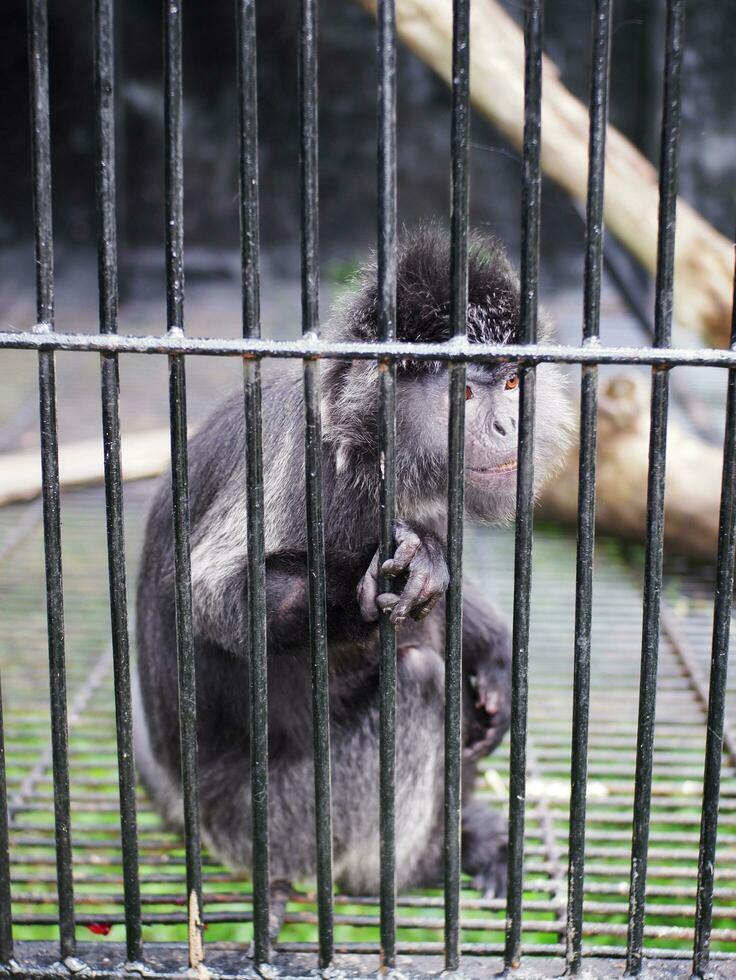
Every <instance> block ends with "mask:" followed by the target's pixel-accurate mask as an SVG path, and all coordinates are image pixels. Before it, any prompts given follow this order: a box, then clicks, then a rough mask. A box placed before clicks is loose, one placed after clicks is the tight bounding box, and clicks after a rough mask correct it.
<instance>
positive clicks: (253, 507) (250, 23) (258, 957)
mask: <svg viewBox="0 0 736 980" xmlns="http://www.w3.org/2000/svg"><path fill="white" fill-rule="evenodd" d="M237 39H238V56H237V64H238V105H239V141H240V241H241V275H242V300H243V336H244V337H249V338H252V337H260V333H261V322H260V288H259V259H258V254H259V245H258V241H259V235H258V104H257V78H256V14H255V2H254V0H237ZM243 397H244V402H245V472H246V487H247V547H248V562H247V566H248V576H247V586H248V587H247V601H248V619H249V623H248V625H249V639H250V649H249V659H248V664H249V680H250V712H251V717H250V722H251V727H250V731H251V741H250V753H251V755H250V760H251V762H250V783H251V815H252V836H253V956H254V959H255V961H256V963H267V962H268V960H269V959H270V955H271V951H270V941H269V935H268V924H269V861H268V677H267V651H266V566H265V541H264V530H263V449H262V444H261V443H262V429H261V364H260V361H259V360H254V359H246V360H245V361H244V363H243Z"/></svg>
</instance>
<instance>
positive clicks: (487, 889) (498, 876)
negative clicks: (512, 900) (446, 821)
mask: <svg viewBox="0 0 736 980" xmlns="http://www.w3.org/2000/svg"><path fill="white" fill-rule="evenodd" d="M508 836H509V833H508V824H507V823H506V819H505V817H503V816H501V814H500V813H494V811H493V810H491V809H489V808H488V807H487V806H486V805H485V804H484V803H478V802H472V803H467V804H465V805H464V806H463V828H462V868H463V871H464V872H465V873H466V874H469V875H470V876H471V877H472V879H473V888H477V890H478V891H479V892H480V893H481V895H483V896H484V897H485V898H503V897H504V895H505V894H506V884H507V878H508Z"/></svg>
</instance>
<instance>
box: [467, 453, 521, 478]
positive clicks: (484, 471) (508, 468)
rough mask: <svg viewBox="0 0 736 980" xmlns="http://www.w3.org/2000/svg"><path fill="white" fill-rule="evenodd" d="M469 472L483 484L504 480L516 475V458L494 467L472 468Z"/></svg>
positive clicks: (469, 468)
mask: <svg viewBox="0 0 736 980" xmlns="http://www.w3.org/2000/svg"><path fill="white" fill-rule="evenodd" d="M468 471H469V473H470V474H471V475H472V476H473V477H475V478H476V479H477V480H480V481H481V482H485V481H488V482H490V481H493V480H498V479H503V478H504V477H508V476H512V475H513V474H514V473H516V456H511V457H509V458H508V459H505V460H504V461H503V462H502V463H496V464H495V465H494V466H470V467H468Z"/></svg>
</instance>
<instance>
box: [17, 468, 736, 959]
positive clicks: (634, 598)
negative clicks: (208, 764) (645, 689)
mask: <svg viewBox="0 0 736 980" xmlns="http://www.w3.org/2000/svg"><path fill="white" fill-rule="evenodd" d="M150 491H151V485H150V484H145V485H128V486H126V488H125V493H126V522H127V547H128V555H129V566H130V568H129V571H130V574H131V579H130V581H131V582H132V581H133V575H134V571H135V569H134V566H135V559H136V557H137V552H138V549H139V542H140V538H141V533H142V526H143V520H144V517H145V512H146V505H147V500H148V497H149V495H150ZM63 515H64V524H63V544H64V557H65V563H64V583H65V596H66V636H67V668H68V687H69V693H68V700H69V727H70V732H69V736H70V756H71V787H72V799H73V824H72V835H73V841H74V875H75V890H76V901H77V912H78V936H79V939H80V940H93V939H97V940H103V939H105V938H107V939H109V940H118V941H120V940H122V938H123V925H122V921H123V909H122V877H121V866H120V834H119V823H118V806H117V800H118V795H117V792H118V791H117V769H116V754H115V726H114V717H113V688H112V659H111V654H110V626H109V615H108V607H107V565H106V551H105V522H104V498H103V494H102V491H85V492H82V493H75V494H68V495H66V497H65V498H64V501H63ZM40 518H41V510H40V504H38V503H33V504H30V505H25V506H22V507H13V508H5V509H4V510H0V608H1V609H2V623H3V628H2V632H1V633H0V670H1V671H2V683H3V700H4V711H5V725H6V749H7V765H8V782H9V786H8V792H9V804H10V821H11V858H12V891H13V903H14V905H13V911H14V917H15V937H16V938H17V939H21V940H23V939H29V940H30V939H33V940H42V939H55V938H56V936H57V927H56V925H55V922H56V905H55V901H56V893H55V857H54V849H53V808H52V783H51V769H50V766H51V753H50V740H49V716H48V679H47V663H46V615H45V600H44V590H43V552H42V537H41V527H40ZM466 553H467V559H466V560H467V567H468V568H469V569H472V570H474V571H475V572H476V573H477V574H479V575H482V576H486V577H487V579H488V582H489V588H490V589H491V590H492V591H493V593H494V594H495V595H497V597H498V601H499V603H500V605H502V606H503V607H504V608H505V609H506V610H510V605H511V602H510V600H511V579H512V570H513V536H512V534H511V532H510V531H508V530H489V531H482V532H479V531H474V530H473V531H469V532H468V536H467V545H466ZM534 554H535V559H534V576H533V601H532V616H533V618H532V643H531V665H530V670H531V676H530V718H529V720H530V732H529V774H528V775H529V782H528V810H527V847H526V855H527V858H526V915H525V920H524V940H525V947H526V949H527V951H528V952H540V953H542V952H544V953H547V954H549V955H555V954H559V953H561V952H562V951H563V947H562V942H563V936H564V933H563V930H564V918H565V904H566V860H567V856H566V847H567V809H568V801H569V751H570V750H569V746H570V728H571V716H572V712H571V703H572V696H571V687H572V649H573V644H572V632H573V612H574V573H575V565H574V563H575V544H574V538H573V536H571V535H568V534H562V533H560V532H553V531H550V530H549V529H545V528H540V529H539V531H538V533H537V535H536V538H535V551H534ZM639 574H640V562H639V556H638V553H637V552H633V553H630V554H628V555H626V554H624V552H623V551H622V549H621V547H620V546H618V545H615V544H613V543H610V542H600V543H599V546H598V552H597V563H596V575H595V606H594V646H593V664H592V686H593V687H592V702H591V729H590V782H589V804H588V807H589V809H588V823H587V866H586V913H585V929H584V934H585V945H586V952H588V953H593V954H595V953H598V954H600V955H606V954H607V955H617V954H618V953H620V952H622V951H623V945H624V943H625V937H626V928H627V906H626V902H627V894H628V874H629V848H630V835H631V812H632V802H633V785H634V757H635V747H636V713H637V688H638V669H639V649H640V632H641V598H640V588H639V581H638V578H639ZM665 599H666V601H665V604H664V609H665V613H664V630H663V641H662V648H661V659H660V671H659V697H658V715H657V737H656V743H655V759H654V786H653V806H652V834H651V850H650V872H649V889H648V895H649V904H648V906H647V920H646V922H647V924H646V945H647V948H648V949H650V950H651V951H652V952H654V951H656V953H657V954H659V955H664V954H665V953H667V954H668V955H675V956H677V955H679V956H682V957H687V956H689V955H690V950H691V946H692V924H693V911H694V905H695V882H696V878H695V876H696V869H697V849H698V832H699V820H700V793H701V783H702V767H703V746H704V738H705V706H704V701H703V698H704V697H707V681H708V670H709V656H710V628H711V618H712V582H710V581H709V580H708V579H707V578H706V577H705V576H704V575H701V576H700V577H698V576H697V575H694V574H693V573H692V571H688V570H687V569H685V568H680V569H673V570H671V571H670V572H669V573H668V576H667V589H666V593H665ZM729 695H730V699H731V702H730V703H731V709H732V712H733V710H734V708H736V702H735V701H734V683H733V681H732V684H731V688H730V692H729ZM735 765H736V739H735V738H734V737H733V735H732V734H730V733H729V735H728V738H727V747H726V753H725V756H724V768H723V785H722V805H721V814H722V815H721V831H720V839H719V860H718V867H717V874H716V898H715V904H714V913H713V914H714V929H713V949H714V951H715V954H716V955H719V956H729V955H732V956H734V957H736V772H735V770H734V766H735ZM507 767H508V746H507V745H506V744H504V745H503V746H502V747H501V749H500V750H499V751H498V753H497V754H496V755H494V756H493V757H492V758H491V759H489V760H487V763H486V766H485V770H484V772H483V778H482V780H481V786H480V791H481V792H482V793H483V794H484V795H485V796H487V797H488V798H489V799H490V800H491V801H493V803H494V805H495V806H497V807H498V808H499V809H501V810H505V809H506V807H507V803H508V799H507V794H508V770H507ZM139 819H140V850H141V863H142V869H141V877H142V888H143V903H144V923H145V929H144V938H145V939H147V940H148V941H157V942H158V941H166V942H168V941H174V940H184V939H186V925H185V914H184V911H185V910H184V895H185V886H184V855H183V849H182V844H181V841H179V840H178V839H177V838H175V837H174V836H172V835H171V834H169V833H167V832H165V831H164V830H163V829H162V827H161V825H160V823H159V821H158V818H157V816H156V814H155V813H154V812H153V811H152V810H151V807H150V806H149V804H148V802H147V801H146V799H145V797H144V796H143V794H142V793H141V795H140V798H139ZM204 871H205V894H206V900H207V907H206V910H205V917H206V921H207V923H208V930H207V936H206V938H207V941H208V942H210V941H224V940H235V941H247V940H248V939H249V936H250V926H249V925H248V919H249V914H250V905H249V891H248V884H247V882H242V881H238V880H236V879H234V878H233V877H232V876H231V875H230V874H228V872H227V871H225V870H224V869H223V868H221V867H219V866H218V865H216V864H214V863H212V862H211V861H210V860H209V859H207V858H206V856H205V866H204ZM442 921H443V920H442V897H441V892H439V891H437V892H423V893H421V894H419V895H411V896H402V897H401V900H400V904H399V908H398V925H399V940H400V949H404V950H405V951H416V952H419V951H427V952H429V951H433V952H434V951H436V950H439V948H440V946H439V944H440V943H441V939H442V933H441V929H442ZM315 923H316V911H315V906H314V904H313V902H312V897H311V896H310V895H309V894H307V893H305V894H304V895H302V896H300V897H299V898H298V899H295V900H294V901H293V902H292V903H291V904H290V905H289V907H288V913H287V917H286V925H285V928H284V930H283V932H282V936H281V940H282V943H283V944H284V946H286V947H287V948H289V949H291V950H294V951H298V950H303V949H307V948H310V944H311V943H313V942H314V940H315V938H316V925H315ZM377 925H378V907H377V905H376V900H375V898H373V897H364V898H354V897H347V896H340V897H338V900H337V905H336V940H337V945H338V948H339V949H342V950H346V951H354V950H358V949H362V948H370V947H375V945H376V944H377V937H378V930H377ZM462 926H463V941H464V944H465V949H466V950H467V951H468V952H471V951H476V952H484V953H486V952H487V953H491V952H495V951H496V950H500V949H501V944H502V941H503V928H504V903H503V902H501V901H487V900H486V901H481V900H479V899H478V898H477V897H476V896H475V894H474V893H473V892H471V891H467V892H464V893H463V914H462ZM364 944H366V945H365V947H364ZM185 955H186V954H185V951H184V949H182V951H181V956H182V963H183V961H184V957H185Z"/></svg>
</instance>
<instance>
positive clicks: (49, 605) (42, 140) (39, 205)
mask: <svg viewBox="0 0 736 980" xmlns="http://www.w3.org/2000/svg"><path fill="white" fill-rule="evenodd" d="M28 18H29V32H28V37H29V61H30V68H31V161H32V174H33V219H34V232H35V254H36V316H37V318H38V321H39V325H41V328H42V329H43V330H45V331H50V330H53V324H54V258H53V239H52V221H51V142H50V138H51V137H50V129H49V78H48V70H49V69H48V15H47V8H46V2H45V0H29V5H28ZM38 385H39V394H40V403H39V407H40V422H41V477H42V488H43V489H42V494H43V526H44V554H45V565H46V611H47V619H48V637H49V680H50V693H51V744H52V758H53V776H54V820H55V831H56V877H57V887H58V898H59V939H60V948H61V955H62V957H63V958H66V957H68V956H72V955H73V954H74V950H75V936H74V885H73V880H72V842H71V817H70V800H69V757H68V732H67V705H66V666H65V652H64V592H63V588H64V586H63V579H62V568H61V511H60V503H59V445H58V435H57V425H56V368H55V363H54V354H53V352H52V351H42V352H41V353H40V354H39V358H38Z"/></svg>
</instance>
